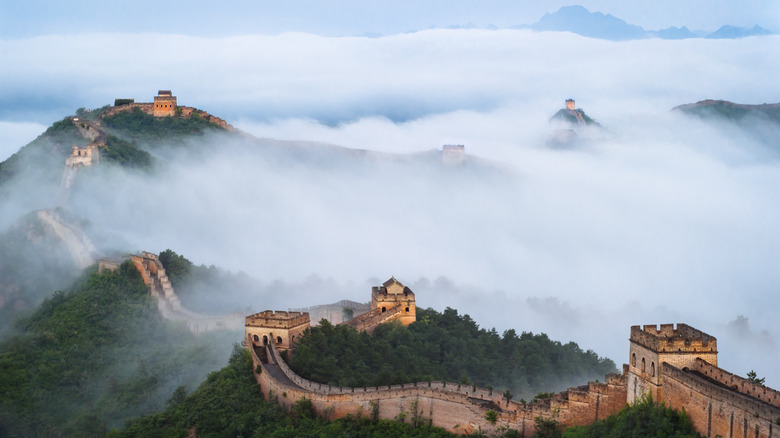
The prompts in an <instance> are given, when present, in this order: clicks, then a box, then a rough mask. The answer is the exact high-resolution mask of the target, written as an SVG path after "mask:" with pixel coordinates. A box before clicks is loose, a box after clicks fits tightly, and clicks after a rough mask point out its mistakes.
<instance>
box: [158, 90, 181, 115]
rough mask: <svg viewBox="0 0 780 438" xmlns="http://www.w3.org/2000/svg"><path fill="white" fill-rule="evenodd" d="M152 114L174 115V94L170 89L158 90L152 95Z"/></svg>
mask: <svg viewBox="0 0 780 438" xmlns="http://www.w3.org/2000/svg"><path fill="white" fill-rule="evenodd" d="M153 114H154V116H155V117H168V116H173V115H176V96H174V95H173V93H171V90H160V91H158V92H157V96H154V113H153Z"/></svg>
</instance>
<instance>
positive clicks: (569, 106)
mask: <svg viewBox="0 0 780 438" xmlns="http://www.w3.org/2000/svg"><path fill="white" fill-rule="evenodd" d="M566 109H567V110H571V111H574V99H566Z"/></svg>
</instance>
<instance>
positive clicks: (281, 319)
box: [244, 310, 309, 350]
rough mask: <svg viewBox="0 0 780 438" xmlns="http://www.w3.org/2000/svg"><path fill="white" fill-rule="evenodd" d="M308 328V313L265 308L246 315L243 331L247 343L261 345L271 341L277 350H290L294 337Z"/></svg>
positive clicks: (297, 336)
mask: <svg viewBox="0 0 780 438" xmlns="http://www.w3.org/2000/svg"><path fill="white" fill-rule="evenodd" d="M307 328H309V314H308V313H305V312H304V313H301V312H285V311H282V310H277V311H275V312H274V311H273V310H266V311H264V312H260V313H255V314H254V315H249V316H247V317H246V321H245V323H244V332H245V334H246V342H247V345H256V346H262V345H267V344H268V343H269V342H273V343H274V344H275V345H276V348H277V349H278V350H292V349H293V348H294V344H295V341H296V339H298V338H299V337H300V336H301V334H303V331H304V330H306V329H307Z"/></svg>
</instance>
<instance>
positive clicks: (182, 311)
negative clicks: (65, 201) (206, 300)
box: [97, 251, 244, 334]
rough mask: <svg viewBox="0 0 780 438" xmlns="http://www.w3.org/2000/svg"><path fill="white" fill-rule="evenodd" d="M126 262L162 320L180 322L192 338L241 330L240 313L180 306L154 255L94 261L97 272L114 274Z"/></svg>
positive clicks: (241, 319)
mask: <svg viewBox="0 0 780 438" xmlns="http://www.w3.org/2000/svg"><path fill="white" fill-rule="evenodd" d="M127 260H129V261H130V262H131V263H132V264H133V265H134V266H135V267H136V269H138V271H139V272H140V273H141V277H143V280H144V283H146V285H147V286H149V293H150V295H151V296H153V297H154V298H155V299H156V301H157V309H158V311H159V312H160V315H161V316H162V317H163V318H165V319H168V320H171V321H181V322H184V323H185V324H187V328H188V329H189V331H190V332H192V333H195V334H197V333H203V332H207V331H213V330H241V323H242V322H243V321H244V314H243V313H231V314H227V315H204V314H201V313H197V312H193V311H191V310H189V309H187V308H186V307H184V306H182V304H181V301H180V300H179V297H178V296H177V295H176V293H175V292H174V290H173V286H171V282H170V280H169V279H168V275H167V274H166V273H165V268H164V267H163V264H162V262H160V259H159V257H157V255H156V254H152V253H149V252H146V251H143V252H141V254H138V255H130V256H129V257H120V258H104V259H100V260H98V261H97V266H98V272H100V271H103V270H115V269H116V268H118V267H119V265H120V264H122V263H123V262H125V261H127Z"/></svg>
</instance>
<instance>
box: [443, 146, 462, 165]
mask: <svg viewBox="0 0 780 438" xmlns="http://www.w3.org/2000/svg"><path fill="white" fill-rule="evenodd" d="M465 159H466V147H465V146H463V145H462V144H445V145H444V146H442V147H441V161H442V163H444V164H460V163H462V162H463V160H465Z"/></svg>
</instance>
